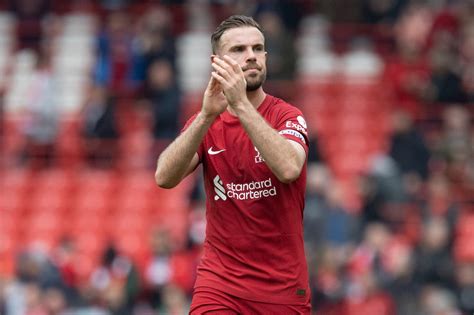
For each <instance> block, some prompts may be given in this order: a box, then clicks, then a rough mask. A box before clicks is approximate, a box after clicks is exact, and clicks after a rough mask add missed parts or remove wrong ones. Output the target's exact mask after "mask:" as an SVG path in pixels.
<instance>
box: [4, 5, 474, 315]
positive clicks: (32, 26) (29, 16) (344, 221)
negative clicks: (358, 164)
mask: <svg viewBox="0 0 474 315" xmlns="http://www.w3.org/2000/svg"><path fill="white" fill-rule="evenodd" d="M193 2H194V1H186V0H182V1H178V0H176V1H171V0H170V1H164V0H163V1H132V0H101V1H87V0H84V1H80V0H77V1H71V2H70V4H69V5H65V4H64V3H62V2H61V1H48V0H31V1H29V0H17V1H7V2H6V3H5V4H3V9H4V10H7V11H10V12H12V13H13V14H14V15H15V17H16V19H17V29H16V36H17V48H18V49H25V48H27V49H31V50H33V51H35V53H36V55H37V59H36V60H37V61H36V66H35V72H34V76H33V78H32V80H31V87H30V91H31V93H29V95H28V104H27V106H26V107H25V108H26V109H25V111H24V113H22V115H24V117H27V119H25V121H24V124H23V125H22V126H21V131H22V134H23V136H24V139H25V142H24V147H23V149H22V150H21V152H20V154H19V156H17V157H16V159H17V160H16V164H15V165H16V167H41V168H51V167H54V163H55V153H56V150H57V149H56V147H55V146H56V145H57V138H58V136H59V133H60V129H59V125H60V122H61V115H60V112H59V111H58V108H57V106H58V105H57V104H55V102H53V101H52V99H53V98H52V95H54V93H55V91H56V90H55V85H56V84H57V82H55V80H54V77H53V76H52V74H51V73H52V72H51V67H52V64H51V54H52V53H53V52H52V47H54V46H53V45H52V44H51V43H52V42H53V38H54V36H55V35H57V33H58V32H59V31H60V24H61V23H60V16H61V12H64V11H66V10H71V9H73V10H83V11H87V12H91V11H92V12H94V14H95V15H96V16H97V18H98V20H99V23H98V26H97V29H96V38H95V46H94V47H95V54H94V55H95V61H94V62H95V63H94V66H93V67H92V71H91V73H90V85H89V86H88V88H87V97H86V101H85V102H84V106H83V107H82V108H81V110H80V112H79V116H80V127H79V130H80V135H81V137H82V141H83V143H84V146H83V149H84V151H85V152H84V156H85V161H86V163H87V164H88V166H89V167H95V168H101V169H102V168H103V169H113V168H115V167H117V166H120V165H119V160H120V154H119V145H120V141H121V138H122V137H123V133H124V130H126V129H127V124H133V121H131V120H130V117H135V118H136V119H140V120H142V121H145V122H146V123H145V125H146V126H147V130H146V132H147V133H148V135H149V137H150V139H151V142H152V145H151V148H150V152H148V153H147V154H148V155H149V160H148V161H146V163H145V167H148V168H150V172H152V169H153V166H154V165H153V164H154V160H155V159H156V157H157V156H158V154H159V152H160V151H161V150H162V149H163V148H164V147H165V146H166V144H168V143H169V142H170V141H171V140H172V139H173V138H174V137H175V136H176V135H177V134H178V133H179V130H180V128H181V126H182V123H183V121H184V120H185V119H186V118H187V116H189V114H190V113H191V112H192V111H193V110H195V109H196V108H198V107H196V106H195V104H196V103H197V104H199V100H197V101H196V100H194V101H193V102H189V100H188V98H187V93H186V92H185V91H184V88H183V87H182V86H181V85H180V82H181V81H180V78H179V71H178V70H177V48H176V40H177V38H179V37H180V36H181V35H183V34H185V32H186V30H187V29H188V28H189V27H190V26H189V24H190V23H189V22H188V18H187V15H186V14H187V11H186V10H187V8H189V7H192V5H191V4H192V3H193ZM199 4H200V5H201V6H202V7H204V8H207V10H208V12H207V14H208V15H206V16H211V17H212V18H213V21H212V23H211V25H213V26H215V25H216V23H218V22H219V21H220V20H221V19H222V18H223V17H226V16H228V15H230V14H233V13H241V14H247V15H253V16H255V17H256V18H257V20H258V21H259V22H260V23H261V24H262V26H263V28H264V30H265V32H266V33H265V35H266V49H267V51H268V54H269V57H268V81H267V83H266V84H267V88H266V91H267V92H269V93H273V94H275V95H277V96H282V97H285V98H287V99H288V100H289V101H292V100H293V99H297V96H298V95H297V94H298V90H297V84H295V82H298V79H299V73H298V67H297V61H298V48H297V38H298V31H299V27H300V22H301V21H302V20H303V19H304V18H305V17H307V16H309V15H320V16H323V17H324V18H325V19H326V20H327V21H328V22H329V23H330V25H332V26H333V29H334V32H333V33H332V35H333V37H332V40H333V43H332V44H333V46H332V49H333V52H334V53H335V54H337V53H339V52H340V51H339V50H344V49H346V48H347V46H348V44H347V43H345V42H344V41H346V40H347V41H350V40H352V39H354V38H356V37H357V38H359V39H360V38H362V41H363V43H364V45H370V46H373V47H374V51H375V52H376V53H377V55H378V57H380V58H381V59H382V60H383V65H384V66H383V71H382V73H381V76H380V79H379V80H380V82H381V84H383V88H384V89H386V90H387V92H388V94H389V95H390V104H389V108H390V118H391V119H390V130H391V131H390V135H389V137H388V139H387V147H386V149H385V150H381V151H380V152H379V154H376V155H374V156H373V157H372V158H371V160H370V163H369V164H370V166H369V167H368V168H367V170H366V171H365V172H362V173H360V174H358V175H357V178H356V183H357V184H356V186H357V187H356V189H357V192H358V195H359V197H360V206H359V208H358V209H352V208H349V207H348V206H347V202H345V197H346V196H345V195H344V189H343V187H342V186H341V185H340V182H339V180H338V178H337V176H336V175H335V174H334V172H333V171H332V169H331V167H330V166H329V164H328V163H327V162H326V160H325V158H326V155H325V152H326V151H325V147H324V145H323V144H324V139H322V136H321V135H319V134H317V133H316V132H313V136H312V143H311V147H310V153H309V163H308V186H307V199H306V208H305V219H304V227H305V235H304V236H305V244H306V252H307V259H308V267H309V273H310V283H311V286H312V294H313V296H312V305H313V307H314V311H315V314H324V315H352V314H354V315H359V314H366V315H396V314H399V315H458V314H472V313H473V312H474V246H473V245H472V244H474V232H472V231H471V229H472V227H471V226H470V224H471V222H472V223H473V224H474V204H473V201H474V198H473V197H472V196H474V138H473V126H472V113H473V109H474V107H473V106H474V2H473V1H471V0H350V1H342V0H336V1H334V0H320V1H311V0H295V1H290V0H261V1H250V0H240V1H239V0H230V1H225V0H220V1H219V0H202V1H199ZM55 10H56V11H59V13H58V12H55ZM341 29H342V30H343V31H342V32H341ZM360 30H362V31H363V36H359V35H360V34H358V33H357V32H358V31H360ZM367 30H369V31H367ZM207 31H212V29H211V30H207ZM341 41H342V43H341ZM359 43H360V42H359ZM124 100H125V101H124ZM295 105H296V106H298V104H295ZM0 108H2V107H0ZM2 109H3V108H2ZM0 113H2V114H1V116H0V117H2V120H3V119H4V118H5V117H8V112H6V111H5V110H4V109H3V110H0ZM137 117H138V118H137ZM130 154H133V153H131V152H130ZM189 198H190V200H191V205H192V207H191V208H192V210H191V213H190V217H192V218H191V219H190V220H191V221H192V222H193V223H192V224H190V225H189V226H190V228H189V231H188V235H187V242H186V244H185V246H181V247H176V246H174V245H173V242H172V241H170V237H169V234H168V232H167V231H166V230H162V229H161V230H160V229H158V230H156V231H154V232H153V233H152V235H150V242H149V255H148V257H146V258H144V259H143V260H141V261H139V262H137V261H134V260H133V259H132V258H131V257H127V256H126V255H125V254H123V253H121V252H120V251H119V250H118V248H117V247H116V244H115V245H114V244H109V246H107V247H106V248H105V249H104V251H103V253H102V255H101V263H100V264H99V265H98V266H97V267H96V268H95V270H93V272H92V273H91V274H90V275H87V277H85V276H84V275H82V274H79V273H78V272H77V270H76V265H77V264H76V262H75V261H74V259H75V258H74V257H75V256H74V253H75V244H74V242H72V241H71V240H70V239H68V238H67V236H65V238H64V239H63V241H61V243H60V244H59V245H58V246H57V247H56V248H55V249H54V250H53V251H52V253H51V254H45V252H44V251H43V250H42V249H41V248H40V247H31V248H29V249H28V250H25V251H24V252H20V253H18V257H17V258H16V265H15V273H14V277H6V276H5V277H2V275H1V274H0V314H6V315H43V314H44V315H46V314H94V315H95V314H137V315H138V314H170V315H171V314H185V313H186V310H187V308H188V306H189V303H190V296H191V294H192V285H193V279H194V278H193V277H194V269H195V266H196V264H197V262H198V260H199V251H200V245H201V244H202V241H203V236H204V229H205V215H204V210H203V198H204V194H203V187H202V185H201V184H200V178H199V176H198V177H197V179H196V187H195V188H194V190H193V194H192V195H191V196H190V197H189ZM0 211H1V209H0ZM0 215H1V213H0ZM0 220H1V217H0ZM0 257H1V256H0Z"/></svg>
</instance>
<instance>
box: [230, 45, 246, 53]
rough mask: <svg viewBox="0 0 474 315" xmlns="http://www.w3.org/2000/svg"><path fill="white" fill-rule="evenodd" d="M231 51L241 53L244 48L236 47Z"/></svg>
mask: <svg viewBox="0 0 474 315" xmlns="http://www.w3.org/2000/svg"><path fill="white" fill-rule="evenodd" d="M231 50H232V51H234V52H241V51H244V47H242V46H237V47H234V48H232V49H231Z"/></svg>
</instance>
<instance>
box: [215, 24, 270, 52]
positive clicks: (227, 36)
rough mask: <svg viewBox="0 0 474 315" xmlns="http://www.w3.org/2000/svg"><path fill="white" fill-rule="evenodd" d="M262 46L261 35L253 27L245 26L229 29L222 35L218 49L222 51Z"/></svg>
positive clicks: (262, 39)
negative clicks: (238, 47)
mask: <svg viewBox="0 0 474 315" xmlns="http://www.w3.org/2000/svg"><path fill="white" fill-rule="evenodd" d="M257 44H262V45H263V44H264V38H263V34H262V33H261V32H260V31H259V30H258V29H257V28H255V27H251V26H245V27H237V28H231V29H230V30H227V31H225V32H224V34H222V36H221V40H220V47H221V49H223V50H226V49H229V48H230V47H233V46H242V45H243V46H253V45H257Z"/></svg>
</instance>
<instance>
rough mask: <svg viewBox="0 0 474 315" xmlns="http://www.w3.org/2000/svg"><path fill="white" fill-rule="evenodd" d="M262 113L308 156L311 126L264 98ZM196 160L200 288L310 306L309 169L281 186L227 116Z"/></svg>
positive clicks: (219, 121) (210, 132) (216, 125)
mask: <svg viewBox="0 0 474 315" xmlns="http://www.w3.org/2000/svg"><path fill="white" fill-rule="evenodd" d="M258 112H259V113H260V114H261V115H262V116H263V117H264V118H265V119H266V121H267V122H268V123H269V124H270V126H272V127H273V128H274V129H275V130H277V131H278V132H279V133H280V134H281V135H282V136H283V137H285V138H287V139H291V140H293V141H296V142H298V143H300V144H301V145H302V146H303V147H304V148H305V150H306V153H307V152H308V138H307V130H306V128H307V127H306V122H305V120H304V118H303V115H302V113H301V112H300V111H299V110H298V109H297V108H295V107H294V106H292V105H290V104H288V103H286V102H284V101H283V100H281V99H278V98H276V97H273V96H270V95H267V96H266V98H265V100H264V101H263V103H262V104H261V105H260V106H259V107H258ZM194 118H195V116H193V117H191V119H190V120H189V121H188V122H187V124H186V126H185V128H184V129H186V127H187V126H189V124H190V123H191V122H192V121H193V119H194ZM198 155H199V160H200V162H201V163H202V165H203V171H204V184H205V190H206V196H207V202H206V206H207V210H206V218H207V228H206V241H205V244H204V253H203V257H202V260H201V262H200V264H199V266H198V269H197V279H196V284H195V287H196V288H198V287H213V288H217V289H220V290H222V291H224V292H227V293H229V294H232V295H235V296H238V297H241V298H244V299H249V300H255V301H262V302H269V303H279V304H283V303H288V304H306V303H308V301H309V296H310V291H309V285H308V273H307V265H306V259H305V254H304V246H303V224H302V223H303V209H304V195H305V187H306V163H305V166H304V168H303V170H302V172H301V175H300V177H299V178H298V179H297V180H296V181H294V182H292V183H290V184H284V183H282V182H280V181H279V180H278V179H277V178H276V176H274V175H273V173H272V172H271V171H270V169H269V168H268V167H267V165H266V164H265V161H264V160H263V158H262V156H261V155H260V153H259V152H258V150H257V149H256V148H255V146H254V145H253V143H252V141H251V140H250V138H249V136H248V135H247V134H246V132H245V131H244V129H243V127H242V126H241V124H240V121H239V120H238V118H237V117H235V116H233V115H231V114H230V113H229V112H227V111H225V112H224V113H222V114H221V115H220V116H219V117H218V118H217V119H216V120H215V121H214V123H213V124H212V125H211V127H210V128H209V130H208V132H207V134H206V136H205V137H204V139H203V141H202V143H201V145H200V147H199V149H198Z"/></svg>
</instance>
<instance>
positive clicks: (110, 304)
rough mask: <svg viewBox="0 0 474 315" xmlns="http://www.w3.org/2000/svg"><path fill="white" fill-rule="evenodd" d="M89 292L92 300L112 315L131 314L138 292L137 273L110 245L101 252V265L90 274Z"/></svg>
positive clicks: (130, 263)
mask: <svg viewBox="0 0 474 315" xmlns="http://www.w3.org/2000/svg"><path fill="white" fill-rule="evenodd" d="M90 290H91V293H92V299H93V300H94V299H95V300H96V302H97V303H98V304H99V305H104V306H105V307H106V308H107V309H108V310H109V311H111V312H112V313H113V314H116V315H128V314H131V313H132V310H133V307H134V303H135V302H136V298H137V296H138V294H139V290H140V280H139V275H138V271H137V270H136V268H135V266H134V265H133V263H132V261H130V259H128V258H127V257H125V256H123V255H121V254H119V253H118V251H117V249H116V248H115V246H114V245H110V246H108V247H107V248H106V249H105V251H104V252H103V256H102V263H101V265H100V266H99V267H98V268H97V269H95V270H94V271H93V273H92V276H91V278H90Z"/></svg>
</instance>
